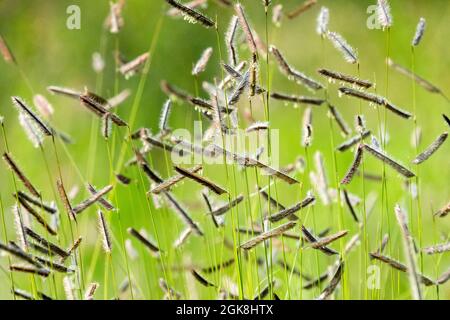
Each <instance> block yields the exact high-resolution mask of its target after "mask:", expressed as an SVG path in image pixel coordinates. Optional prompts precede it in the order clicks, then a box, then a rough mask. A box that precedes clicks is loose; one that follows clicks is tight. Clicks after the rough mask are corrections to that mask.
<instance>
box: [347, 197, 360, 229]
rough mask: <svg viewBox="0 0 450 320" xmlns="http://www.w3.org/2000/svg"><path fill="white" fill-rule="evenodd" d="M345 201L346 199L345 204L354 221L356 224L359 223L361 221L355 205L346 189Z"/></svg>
mask: <svg viewBox="0 0 450 320" xmlns="http://www.w3.org/2000/svg"><path fill="white" fill-rule="evenodd" d="M344 199H345V204H346V205H347V207H348V209H349V211H350V214H351V215H352V218H353V220H355V222H356V223H359V219H358V216H357V215H356V212H355V208H353V204H352V202H351V200H350V197H349V195H348V192H347V190H345V189H344Z"/></svg>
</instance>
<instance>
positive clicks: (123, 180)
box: [115, 173, 131, 186]
mask: <svg viewBox="0 0 450 320" xmlns="http://www.w3.org/2000/svg"><path fill="white" fill-rule="evenodd" d="M115 176H116V179H117V181H119V182H120V183H121V184H123V185H125V186H127V185H129V184H130V183H131V178H129V177H127V176H125V175H123V174H120V173H117V174H116V175H115Z"/></svg>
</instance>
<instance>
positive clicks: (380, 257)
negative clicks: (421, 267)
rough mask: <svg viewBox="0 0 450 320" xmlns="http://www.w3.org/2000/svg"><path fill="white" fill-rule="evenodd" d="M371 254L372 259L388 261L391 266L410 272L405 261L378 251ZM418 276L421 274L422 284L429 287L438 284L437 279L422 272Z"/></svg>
mask: <svg viewBox="0 0 450 320" xmlns="http://www.w3.org/2000/svg"><path fill="white" fill-rule="evenodd" d="M370 256H371V258H372V259H376V260H379V261H381V262H383V263H386V264H387V265H389V266H390V267H391V268H394V269H396V270H398V271H401V272H405V273H406V272H408V268H407V267H406V266H405V265H404V264H403V263H401V262H399V261H397V260H394V259H392V258H390V257H388V256H384V255H382V254H380V253H378V252H371V253H370ZM418 276H419V279H420V282H421V283H422V284H424V285H425V286H427V287H428V286H433V285H435V284H436V282H435V281H433V280H431V279H430V278H428V277H426V276H424V275H422V274H418Z"/></svg>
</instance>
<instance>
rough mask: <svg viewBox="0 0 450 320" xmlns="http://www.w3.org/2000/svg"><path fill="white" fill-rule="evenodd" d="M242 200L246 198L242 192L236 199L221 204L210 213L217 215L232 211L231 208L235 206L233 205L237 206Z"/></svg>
mask: <svg viewBox="0 0 450 320" xmlns="http://www.w3.org/2000/svg"><path fill="white" fill-rule="evenodd" d="M242 200H244V196H243V195H242V194H240V195H238V196H237V197H236V198H235V199H233V200H231V201H229V202H227V203H226V204H224V205H223V206H220V207H218V208H215V209H214V210H211V212H210V214H211V215H213V216H215V217H218V216H221V215H224V214H225V213H227V212H228V211H230V210H231V208H233V207H235V206H237V205H238V204H239V203H241V202H242Z"/></svg>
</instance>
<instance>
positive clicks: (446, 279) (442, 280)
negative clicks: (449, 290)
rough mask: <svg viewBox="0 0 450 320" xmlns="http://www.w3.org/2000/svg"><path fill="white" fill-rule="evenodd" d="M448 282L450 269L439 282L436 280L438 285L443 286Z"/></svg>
mask: <svg viewBox="0 0 450 320" xmlns="http://www.w3.org/2000/svg"><path fill="white" fill-rule="evenodd" d="M448 280H450V269H448V270H447V271H445V272H444V273H443V274H442V275H441V276H440V277H439V278H438V279H437V280H436V284H438V285H443V284H444V283H446V282H447V281H448Z"/></svg>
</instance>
